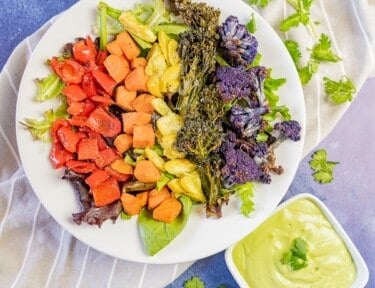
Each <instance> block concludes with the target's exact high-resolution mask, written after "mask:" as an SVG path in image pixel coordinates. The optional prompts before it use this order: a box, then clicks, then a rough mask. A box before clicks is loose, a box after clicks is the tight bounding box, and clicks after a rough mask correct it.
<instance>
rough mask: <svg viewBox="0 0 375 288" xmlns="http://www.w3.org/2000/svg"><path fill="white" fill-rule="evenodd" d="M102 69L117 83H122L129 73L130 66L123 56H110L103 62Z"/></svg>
mask: <svg viewBox="0 0 375 288" xmlns="http://www.w3.org/2000/svg"><path fill="white" fill-rule="evenodd" d="M103 64H104V67H105V68H106V69H107V71H108V73H109V75H111V77H112V78H113V79H114V80H115V81H116V82H117V83H120V82H122V81H123V80H124V79H125V77H126V76H127V75H128V74H129V73H130V70H131V69H130V64H129V62H128V60H126V59H125V57H124V56H122V55H120V56H118V55H114V54H110V55H108V57H107V58H105V60H104V63H103Z"/></svg>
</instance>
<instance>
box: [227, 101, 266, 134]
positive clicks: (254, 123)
mask: <svg viewBox="0 0 375 288" xmlns="http://www.w3.org/2000/svg"><path fill="white" fill-rule="evenodd" d="M267 112H268V109H267V108H266V107H258V108H243V107H241V106H238V105H234V106H233V107H232V109H231V114H230V117H229V120H230V122H231V124H232V127H233V129H234V130H235V131H236V132H237V133H238V134H239V135H241V138H250V137H252V136H254V135H255V134H256V133H257V131H258V130H259V129H260V127H261V126H262V121H263V120H262V117H261V115H263V114H265V113H267Z"/></svg>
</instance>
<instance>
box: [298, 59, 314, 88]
mask: <svg viewBox="0 0 375 288" xmlns="http://www.w3.org/2000/svg"><path fill="white" fill-rule="evenodd" d="M318 68H319V64H318V63H317V62H316V61H313V60H310V61H308V62H307V65H306V66H304V67H299V68H297V70H298V75H299V79H300V81H301V83H302V85H306V84H307V83H309V82H310V80H311V78H312V77H313V76H314V75H315V74H316V73H317V72H318Z"/></svg>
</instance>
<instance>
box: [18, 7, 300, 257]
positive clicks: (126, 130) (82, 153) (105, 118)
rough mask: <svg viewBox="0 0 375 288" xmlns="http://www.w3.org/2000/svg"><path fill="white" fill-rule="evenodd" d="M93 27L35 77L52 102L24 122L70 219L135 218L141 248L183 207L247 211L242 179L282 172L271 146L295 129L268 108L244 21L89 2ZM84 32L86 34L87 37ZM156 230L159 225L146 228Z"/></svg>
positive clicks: (213, 212)
mask: <svg viewBox="0 0 375 288" xmlns="http://www.w3.org/2000/svg"><path fill="white" fill-rule="evenodd" d="M93 27H94V29H93V31H88V34H87V35H82V38H77V39H72V42H71V43H66V44H65V45H64V47H62V48H61V51H58V52H57V54H56V56H55V57H52V58H50V59H48V61H47V64H48V66H49V68H50V72H51V73H50V74H49V75H48V76H47V77H44V78H42V79H37V85H38V94H37V95H36V97H35V99H36V100H37V101H47V100H49V99H51V98H54V99H56V98H57V99H59V100H60V101H59V103H60V106H58V107H57V108H56V109H51V110H48V111H46V112H45V117H44V119H41V120H40V119H30V118H28V119H25V120H24V121H23V123H21V124H23V125H24V126H25V127H26V128H27V129H28V130H29V131H30V132H31V134H32V136H33V137H34V138H35V139H38V140H41V141H44V142H49V143H51V151H50V156H49V158H50V161H51V164H52V167H53V168H54V169H64V171H65V172H64V176H63V179H65V180H67V181H69V182H70V183H71V184H72V187H73V189H74V191H75V192H76V194H77V201H78V202H79V205H80V211H72V212H74V213H73V214H72V219H73V221H74V222H75V223H77V224H78V225H81V224H82V225H83V224H84V223H86V224H90V225H97V226H99V227H100V226H101V225H102V223H103V222H104V221H106V220H108V219H111V220H113V222H115V220H116V219H118V218H120V219H130V218H131V217H135V216H137V225H138V231H139V234H140V236H141V239H142V241H143V246H144V249H145V251H146V253H147V254H149V255H155V254H156V253H157V252H159V251H160V250H161V249H162V248H164V247H165V246H167V245H168V244H169V243H170V242H171V241H172V240H173V239H174V238H175V237H176V236H177V235H178V234H179V233H180V232H181V231H182V230H183V228H184V227H185V225H186V223H187V221H188V219H189V215H190V212H191V208H192V206H193V205H201V206H202V208H203V207H205V211H206V217H212V218H220V217H225V215H222V206H223V204H227V203H228V201H229V200H230V198H231V197H237V198H239V199H240V200H241V203H242V205H241V207H240V211H238V213H242V214H244V216H245V217H250V216H251V213H252V211H253V210H254V203H253V195H254V187H255V186H254V184H256V183H263V184H269V183H270V182H271V176H272V175H275V176H277V175H280V174H282V173H283V167H282V166H281V165H279V164H278V163H277V161H276V157H275V149H276V148H277V146H278V145H279V144H280V143H281V142H283V141H298V140H299V139H300V132H301V126H300V124H299V123H298V122H297V121H295V120H293V119H292V117H291V115H290V113H289V110H288V108H287V107H286V106H284V105H279V103H278V101H279V96H278V95H277V90H278V88H279V87H281V86H282V85H283V84H284V83H285V82H286V79H285V78H278V79H276V78H273V77H272V75H271V69H270V68H269V67H264V66H262V65H261V64H260V63H261V54H260V53H259V52H258V41H257V39H256V38H255V36H254V31H255V29H256V25H255V22H254V19H253V18H251V15H249V23H240V22H239V20H238V18H237V17H236V16H229V17H227V18H226V19H222V18H221V17H220V10H218V9H216V8H214V7H211V6H209V5H207V4H205V3H196V2H191V1H190V0H169V1H167V3H164V2H163V1H162V0H151V2H142V3H138V4H136V5H135V6H134V7H133V8H131V9H127V10H120V9H118V8H117V7H111V6H109V5H108V4H106V3H104V2H100V3H99V4H98V6H97V19H96V23H93ZM90 33H91V35H94V36H90ZM156 227H162V229H156Z"/></svg>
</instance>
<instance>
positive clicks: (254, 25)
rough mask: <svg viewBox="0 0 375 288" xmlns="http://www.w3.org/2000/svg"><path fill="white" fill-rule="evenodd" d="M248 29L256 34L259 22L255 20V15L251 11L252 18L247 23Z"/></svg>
mask: <svg viewBox="0 0 375 288" xmlns="http://www.w3.org/2000/svg"><path fill="white" fill-rule="evenodd" d="M246 28H247V30H248V31H249V32H250V33H251V34H254V33H255V32H256V30H257V23H256V22H255V17H254V13H251V19H250V21H249V22H248V23H247V24H246Z"/></svg>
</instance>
